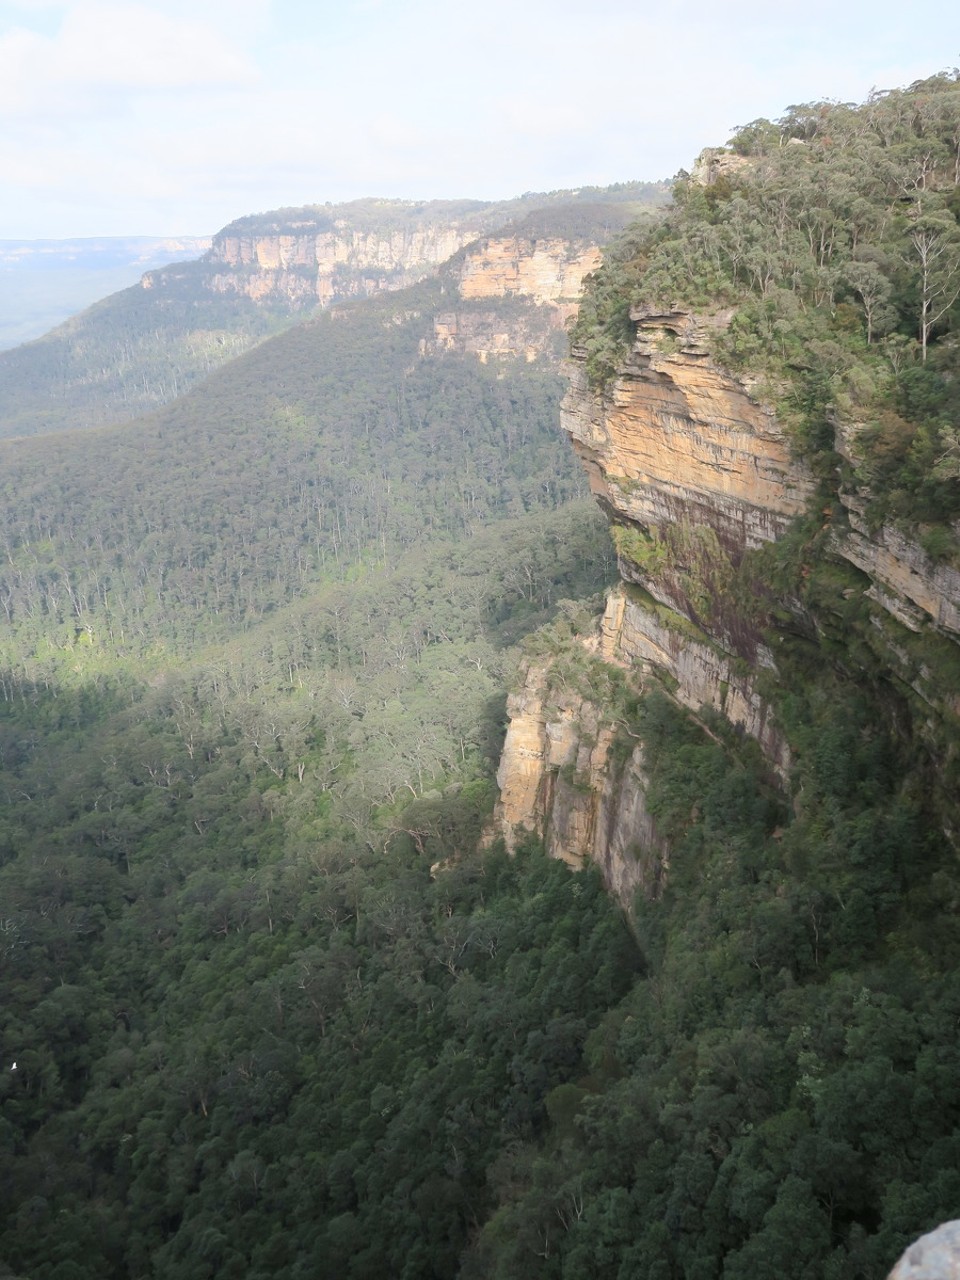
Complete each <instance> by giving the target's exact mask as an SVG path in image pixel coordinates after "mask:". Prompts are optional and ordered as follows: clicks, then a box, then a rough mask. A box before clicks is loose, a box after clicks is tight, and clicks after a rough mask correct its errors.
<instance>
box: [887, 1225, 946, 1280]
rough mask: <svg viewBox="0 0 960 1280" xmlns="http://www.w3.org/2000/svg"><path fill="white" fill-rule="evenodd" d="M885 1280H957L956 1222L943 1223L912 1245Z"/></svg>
mask: <svg viewBox="0 0 960 1280" xmlns="http://www.w3.org/2000/svg"><path fill="white" fill-rule="evenodd" d="M889 1280H960V1221H955V1222H945V1223H943V1225H942V1226H939V1227H937V1229H936V1231H931V1232H930V1233H929V1235H925V1236H921V1237H920V1239H919V1240H917V1241H915V1242H914V1243H913V1244H912V1245H911V1246H910V1247H909V1249H907V1251H906V1253H904V1255H903V1257H902V1258H901V1259H900V1261H899V1262H898V1263H897V1265H896V1266H895V1267H894V1269H893V1270H892V1271H891V1272H890V1276H889Z"/></svg>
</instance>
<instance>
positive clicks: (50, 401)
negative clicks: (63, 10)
mask: <svg viewBox="0 0 960 1280" xmlns="http://www.w3.org/2000/svg"><path fill="white" fill-rule="evenodd" d="M667 197H668V188H667V185H666V184H663V183H638V182H633V183H618V184H615V185H614V186H613V187H604V188H585V189H583V190H582V191H557V192H550V193H542V194H539V195H538V194H535V193H528V194H527V195H525V196H521V197H518V198H517V199H515V200H505V201H500V202H498V203H496V204H493V203H490V202H487V201H482V200H461V201H452V200H451V201H441V200H436V201H426V202H423V203H416V202H414V201H404V200H354V201H351V202H349V203H347V204H342V205H331V204H327V205H310V206H307V207H305V208H299V209H279V210H274V211H273V212H270V213H264V214H256V215H249V216H247V217H244V218H239V219H237V220H236V221H235V222H232V223H230V224H229V225H228V226H226V227H224V228H223V229H222V230H221V231H220V232H218V233H217V235H216V236H215V237H214V240H213V246H212V248H211V250H210V251H209V252H208V253H207V254H205V255H204V256H203V258H201V259H199V260H198V261H195V262H182V263H177V264H175V265H172V266H169V267H165V268H163V269H161V270H157V271H153V272H149V273H147V275H145V276H144V278H143V280H142V282H141V283H140V284H138V285H135V286H134V287H132V288H130V289H125V290H123V291H122V292H120V293H116V294H114V295H112V296H111V297H109V298H105V299H104V300H103V301H101V302H99V303H97V304H96V305H95V306H93V307H90V308H89V309H88V310H86V311H84V312H82V313H81V314H80V315H78V316H75V317H73V318H72V319H71V320H69V321H67V322H66V323H65V324H63V325H60V326H59V327H58V328H56V329H54V330H52V331H51V332H50V333H48V334H46V335H45V336H44V337H42V338H39V339H37V340H36V341H34V342H31V343H27V344H25V345H24V346H22V347H18V348H17V349H16V350H13V351H9V352H4V353H0V437H10V436H27V435H37V434H43V433H46V432H50V431H58V430H77V429H79V428H90V427H97V426H103V425H106V424H109V423H116V422H125V421H128V420H129V419H131V418H134V417H137V416H138V415H140V414H142V413H146V412H148V411H150V410H151V409H154V408H156V407H157V406H160V405H164V404H168V403H171V402H172V401H174V400H175V399H176V398H177V396H179V395H182V394H183V393H184V392H186V391H187V390H189V388H190V387H192V386H193V385H195V384H196V383H197V382H198V381H200V380H202V379H203V378H205V377H206V376H207V375H208V374H209V373H211V372H212V371H213V370H215V369H218V368H220V367H221V366H223V365H225V364H226V363H228V362H229V361H230V360H233V359H234V358H235V357H236V356H238V355H240V354H241V353H242V352H243V351H246V350H248V349H250V348H251V347H253V346H255V345H256V344H257V343H258V342H261V341H263V339H264V338H267V337H269V336H270V335H271V334H273V333H277V332H279V331H280V330H282V329H285V328H288V327H289V326H290V325H292V324H295V323H296V322H297V321H298V320H300V319H303V318H304V317H305V316H309V315H310V314H311V313H312V312H313V311H315V310H317V309H319V308H320V307H321V306H324V307H325V306H329V305H331V304H333V303H337V302H341V301H343V300H345V299H348V298H351V297H365V296H368V295H370V294H374V293H377V292H380V291H383V290H395V289H400V288H404V287H406V286H408V285H410V284H413V283H415V282H416V281H418V280H421V279H423V278H425V277H427V276H432V275H435V274H436V272H437V270H438V268H439V267H440V266H441V265H442V264H443V263H444V262H445V261H446V260H447V259H448V257H449V256H450V255H451V254H452V253H454V251H455V250H457V249H458V248H462V247H463V246H464V245H466V244H467V243H469V242H470V241H472V240H475V239H476V237H477V236H479V235H480V234H482V233H490V232H494V231H496V230H498V229H516V228H518V227H522V228H524V229H525V233H526V234H528V235H529V234H533V235H539V236H555V237H556V236H559V237H564V238H568V239H571V240H572V239H580V240H587V241H590V242H591V243H594V244H604V243H606V242H607V241H608V240H609V239H611V237H612V236H613V235H614V234H615V233H616V232H617V231H619V230H620V229H621V228H622V227H623V226H624V225H625V223H626V222H628V221H630V219H632V218H634V217H636V216H637V214H638V212H639V211H640V210H641V209H644V208H650V209H653V208H654V207H655V206H656V205H658V204H662V203H663V202H664V201H665V200H666V199H667ZM525 220H526V221H525Z"/></svg>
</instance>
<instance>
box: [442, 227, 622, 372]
mask: <svg viewBox="0 0 960 1280" xmlns="http://www.w3.org/2000/svg"><path fill="white" fill-rule="evenodd" d="M599 263H600V250H599V248H598V247H597V246H596V245H595V244H590V243H586V242H583V241H576V242H571V241H568V240H562V239H560V238H556V237H554V238H549V239H534V238H531V237H525V236H502V237H490V236H488V237H485V238H483V239H481V240H477V241H476V242H475V243H474V244H471V245H470V246H469V247H468V248H467V249H466V250H464V252H463V253H462V254H461V255H460V257H459V259H458V260H457V261H456V262H455V263H454V265H453V267H452V269H451V274H452V276H453V280H454V286H455V289H456V292H457V293H458V294H459V298H460V305H459V306H458V307H456V308H455V309H452V310H450V311H443V312H441V313H440V314H439V315H437V316H436V318H435V320H434V326H433V327H434V334H433V341H432V342H424V352H425V353H426V352H432V353H437V352H448V351H452V352H457V353H458V354H461V355H463V354H466V355H476V356H477V357H478V358H479V359H480V360H481V362H483V363H486V362H487V361H488V360H490V359H492V358H494V357H497V356H512V357H515V358H516V357H519V358H521V359H524V360H528V361H532V360H535V359H537V358H538V357H539V356H544V355H546V356H552V357H554V358H556V359H559V358H560V356H561V354H562V353H563V351H565V349H566V331H567V325H568V324H569V322H570V320H571V319H573V318H574V317H575V316H576V314H577V309H578V307H579V299H580V293H581V291H582V289H583V281H584V278H585V277H586V275H587V274H588V273H589V272H591V271H594V270H595V269H596V268H597V266H598V265H599ZM498 304H499V305H498Z"/></svg>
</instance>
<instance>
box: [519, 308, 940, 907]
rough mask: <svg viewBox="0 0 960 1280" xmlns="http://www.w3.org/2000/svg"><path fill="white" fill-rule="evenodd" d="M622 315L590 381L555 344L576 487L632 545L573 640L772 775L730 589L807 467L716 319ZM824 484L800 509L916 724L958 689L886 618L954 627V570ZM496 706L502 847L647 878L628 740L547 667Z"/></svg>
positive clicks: (754, 630) (757, 657)
mask: <svg viewBox="0 0 960 1280" xmlns="http://www.w3.org/2000/svg"><path fill="white" fill-rule="evenodd" d="M632 318H633V321H634V323H635V326H636V341H635V343H634V345H633V347H632V349H631V350H630V352H629V353H628V354H627V356H626V357H625V359H624V360H623V362H622V364H621V367H620V369H619V371H618V376H617V377H616V379H615V380H614V381H613V382H612V383H611V384H609V385H608V386H606V387H603V388H596V387H592V386H591V385H590V383H589V380H588V377H587V371H586V365H585V357H584V353H583V352H577V351H575V352H574V353H573V359H572V360H571V361H570V364H569V368H570V386H569V390H568V392H567V395H566V397H565V400H564V404H563V410H562V425H563V427H564V428H565V430H566V431H567V433H568V435H569V436H570V439H571V441H572V443H573V447H574V449H575V450H576V452H577V455H578V456H579V458H580V459H581V461H582V463H583V465H584V467H585V470H586V472H587V475H588V477H589V481H590V485H591V488H592V490H593V492H594V494H595V495H596V496H597V498H598V500H599V502H600V504H601V506H602V507H603V508H604V510H605V511H606V512H607V513H608V514H609V515H610V517H611V520H612V522H613V524H614V525H615V526H617V527H618V528H619V530H620V531H621V533H624V532H626V534H627V535H628V536H630V537H632V538H633V543H632V544H630V545H631V546H632V550H633V554H626V553H625V552H624V551H621V555H620V561H619V563H620V571H621V576H622V578H623V580H624V581H623V584H622V585H621V586H620V587H619V588H617V589H615V590H614V591H613V592H612V593H611V594H610V596H609V598H608V600H607V606H606V610H605V613H604V616H603V620H602V623H601V627H600V631H599V635H598V636H597V637H596V638H595V639H594V640H593V641H591V642H590V646H591V648H592V652H593V653H594V654H595V656H597V657H599V658H600V659H602V660H603V661H605V662H609V663H612V664H614V665H616V666H619V667H621V668H622V669H624V670H626V671H627V672H628V673H629V675H630V679H631V681H632V683H633V684H634V686H635V687H637V688H641V687H642V686H643V684H644V682H645V681H646V680H647V679H648V678H649V677H650V676H652V675H656V676H657V677H658V678H659V679H660V680H661V681H663V680H665V681H666V683H667V687H668V688H669V690H670V692H671V694H672V696H673V697H674V699H675V700H676V701H677V702H678V703H679V704H680V705H682V706H684V707H687V708H688V709H690V711H691V712H692V713H694V714H696V713H697V712H698V710H699V709H700V708H703V707H707V708H710V709H711V710H713V711H717V712H720V713H721V714H723V715H724V716H725V717H726V718H727V719H728V720H729V721H730V722H731V724H732V725H734V726H735V727H736V728H737V729H738V730H739V731H740V732H742V733H744V734H746V735H748V736H750V737H752V738H754V739H755V740H756V742H757V743H758V744H759V745H760V747H761V750H762V752H763V754H764V756H765V758H766V760H767V762H768V764H769V766H770V769H771V774H772V775H773V776H779V777H780V778H781V779H783V780H784V781H786V779H787V778H788V775H789V770H790V754H789V750H788V747H787V743H786V740H785V738H784V735H783V733H782V731H781V729H780V727H779V726H778V724H777V722H776V718H775V716H774V714H773V712H772V710H771V707H770V705H769V704H768V703H767V702H766V701H765V700H764V698H763V696H762V694H761V689H762V688H763V687H764V678H766V679H776V678H777V668H776V652H775V649H771V647H770V642H769V640H768V638H767V632H766V631H765V629H764V627H763V626H762V625H761V623H760V621H758V620H757V618H756V617H753V618H751V616H750V614H751V612H752V611H751V610H746V609H744V608H743V605H742V601H740V602H738V600H737V599H736V596H735V593H734V592H733V591H732V590H731V584H732V583H733V582H734V580H735V575H736V572H737V570H738V567H739V566H741V565H742V564H743V563H744V557H746V556H747V555H748V554H749V553H750V552H752V551H754V550H756V549H758V548H760V547H762V546H763V545H764V544H765V543H770V542H774V541H776V540H778V539H780V538H781V537H783V535H784V534H785V533H786V532H787V530H788V529H789V528H790V526H791V524H792V522H793V521H794V519H795V518H796V517H797V516H800V515H801V514H804V513H805V512H807V511H808V510H809V508H810V504H811V500H812V499H813V497H814V493H815V484H814V479H813V476H812V475H811V473H810V472H809V470H808V468H807V467H806V466H805V465H804V463H803V462H802V461H799V460H798V459H797V458H796V457H794V455H793V453H792V451H791V448H790V442H789V439H788V437H787V434H786V432H785V431H784V430H783V428H782V426H781V424H780V423H779V422H778V420H777V417H776V414H775V413H774V412H773V410H772V409H771V408H770V407H769V406H767V405H765V404H763V403H762V402H761V401H760V400H759V399H758V398H757V396H756V395H755V394H754V390H753V386H752V384H751V383H750V382H749V381H748V380H746V379H743V378H737V377H734V376H732V375H731V374H730V373H728V372H726V371H725V370H724V369H722V368H721V367H720V366H719V365H718V364H717V363H716V362H715V360H714V359H713V357H712V356H711V354H710V330H711V328H712V327H716V326H718V325H723V324H725V323H727V322H728V317H727V316H725V315H717V316H714V317H711V318H709V319H704V318H702V317H701V318H698V317H695V316H692V315H689V314H686V313H684V312H679V311H677V312H654V311H652V310H650V309H644V308H637V309H636V310H635V311H634V312H633V314H632ZM839 445H840V447H841V449H843V448H844V447H845V446H844V442H843V441H842V440H840V441H839ZM840 498H841V501H840V504H839V506H836V504H834V505H835V506H836V509H835V510H834V509H833V508H832V507H831V508H829V509H826V510H824V511H823V512H822V513H819V514H818V522H819V523H820V525H821V527H822V530H823V531H824V532H825V533H826V535H827V545H828V554H829V555H830V556H831V557H832V558H833V559H835V560H836V561H837V562H840V563H842V562H844V561H845V562H847V564H849V565H851V566H853V567H854V569H856V570H858V571H859V574H860V575H862V577H859V578H858V579H857V585H856V586H855V587H850V588H848V589H847V592H846V594H847V595H850V594H853V593H858V594H862V596H863V598H864V599H865V600H866V601H869V602H870V607H871V609H872V610H873V613H872V614H871V622H870V626H871V634H873V633H874V632H876V633H877V634H878V635H879V636H881V637H882V641H878V642H877V643H878V651H880V648H879V647H880V645H881V644H884V645H886V650H885V653H884V659H885V660H886V661H887V662H888V663H889V666H890V677H891V679H892V680H894V681H899V682H900V684H901V686H902V687H903V688H908V689H909V690H910V691H911V692H912V693H913V694H916V695H917V696H918V697H920V698H921V699H922V700H923V701H924V702H925V703H926V704H927V706H928V707H929V709H930V711H931V712H932V713H933V717H934V719H936V717H939V716H941V715H942V714H947V715H956V714H957V712H958V710H960V708H958V707H957V706H956V705H955V703H956V699H955V698H952V696H951V695H950V694H948V693H946V692H940V691H938V690H937V689H936V688H933V687H932V685H931V682H930V680H929V679H928V678H927V677H926V676H925V675H924V668H923V666H922V664H921V665H920V666H919V668H918V667H917V665H916V663H915V662H914V664H913V666H912V667H911V665H910V662H909V661H908V660H907V657H906V655H905V654H904V653H901V652H900V650H899V649H898V645H897V641H896V639H895V637H896V634H897V632H896V627H898V626H906V627H907V628H909V629H910V630H912V631H914V632H924V633H926V634H935V633H939V634H940V635H941V636H949V637H954V638H955V637H956V636H957V635H960V573H958V572H957V570H956V569H954V568H953V567H952V566H950V565H948V564H937V563H934V562H933V561H932V560H931V559H930V558H929V557H928V556H927V555H926V554H925V552H924V551H923V549H922V548H921V546H920V545H919V543H918V542H917V541H916V540H915V539H912V538H911V537H909V536H907V535H906V534H905V533H904V532H902V531H901V530H899V529H897V528H894V527H892V526H884V527H882V528H880V529H871V528H870V526H869V525H868V523H867V520H866V516H865V509H866V503H865V500H864V498H863V496H862V495H859V494H857V493H855V492H849V493H847V492H842V493H841V495H840ZM622 545H623V543H622V540H621V542H618V546H622ZM749 563H753V562H752V561H751V562H749ZM755 585H756V588H757V590H758V591H760V592H764V591H765V590H766V584H765V583H762V582H757V583H756V584H755ZM743 589H744V588H743V580H741V582H740V590H741V591H742V590H743ZM770 603H773V600H772V598H771V600H770ZM778 603H779V604H780V605H781V606H782V607H784V608H785V609H786V610H787V612H788V613H789V614H791V615H792V616H794V618H795V620H796V622H797V625H799V626H801V627H807V628H808V629H809V631H810V634H811V635H812V634H815V632H816V629H817V626H818V624H817V622H816V621H815V620H814V619H813V618H810V617H804V616H803V609H802V607H801V606H800V604H799V602H798V601H796V600H783V601H779V602H778ZM762 613H763V610H760V614H762ZM887 632H889V635H887V634H886V633H887ZM899 634H901V635H902V634H903V633H902V632H900V633H899ZM508 709H509V712H510V716H511V722H510V728H509V730H508V734H507V742H506V747H505V751H504V756H503V760H502V762H501V768H500V775H499V781H500V785H501V797H502V798H501V804H500V808H499V810H498V820H499V822H500V827H501V830H502V831H503V833H504V834H505V836H506V838H507V840H508V843H509V842H510V841H511V840H513V839H514V838H515V833H516V832H517V831H518V830H519V829H520V828H521V827H527V828H530V829H533V830H535V831H537V832H539V833H540V834H542V835H543V836H544V838H545V840H546V843H547V847H548V849H549V850H550V851H551V852H552V853H553V854H554V855H555V856H557V857H562V858H563V859H564V860H566V861H568V862H572V863H575V862H577V861H578V860H583V859H590V860H592V861H595V862H596V863H598V864H599V865H600V866H601V868H602V869H603V872H604V875H605V877H606V879H607V882H608V884H609V886H610V887H611V889H612V890H613V891H614V892H617V893H618V894H619V895H620V896H621V898H622V899H623V900H624V901H627V900H628V898H629V896H630V895H631V894H632V893H634V892H635V891H636V890H637V889H641V890H643V891H644V892H646V893H651V892H656V891H657V889H658V887H659V884H660V882H661V880H662V878H663V876H664V875H665V874H666V869H667V866H668V863H669V851H668V850H667V849H666V847H665V846H664V843H663V841H662V839H660V837H659V836H658V834H657V833H656V831H655V828H654V825H653V823H652V820H651V819H650V816H649V813H648V812H647V809H646V805H645V801H644V794H643V791H644V770H643V744H642V743H640V742H638V743H636V744H635V745H633V746H632V747H631V754H630V758H629V761H628V762H627V764H626V765H622V763H621V764H618V765H617V767H616V768H614V767H612V766H611V757H610V749H611V744H612V742H613V740H614V737H615V730H616V726H615V725H614V724H613V723H612V721H611V716H610V712H609V709H608V708H604V707H603V706H598V705H593V704H591V703H589V701H584V700H583V699H579V700H578V699H577V697H576V696H575V695H573V694H571V693H569V692H565V691H563V690H562V688H558V683H557V680H556V679H554V678H553V677H552V675H551V671H550V667H549V665H546V666H542V667H531V668H529V669H528V671H527V673H526V683H525V685H524V687H523V688H522V689H521V690H520V691H519V692H518V693H517V694H515V695H514V698H513V699H512V700H511V703H510V705H509V708H508ZM934 719H931V720H930V725H933V724H934ZM928 727H929V726H928ZM932 732H933V737H934V738H935V736H936V730H935V729H934V730H933V731H932ZM620 755H621V756H622V750H621V752H620Z"/></svg>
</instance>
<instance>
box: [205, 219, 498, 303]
mask: <svg viewBox="0 0 960 1280" xmlns="http://www.w3.org/2000/svg"><path fill="white" fill-rule="evenodd" d="M474 235H475V232H474V231H473V230H471V229H470V228H468V227H463V226H459V225H458V224H456V223H452V224H448V225H438V226H433V227H426V228H403V229H398V230H393V231H382V232H367V231H359V230H357V229H355V228H351V227H349V226H348V225H347V224H346V223H343V224H341V225H338V226H337V227H335V229H334V230H332V231H321V232H316V231H305V232H304V233H302V234H297V233H296V232H291V233H289V234H286V235H224V236H218V237H217V238H216V240H215V241H214V244H213V247H212V249H211V251H210V254H209V261H210V263H211V264H213V266H214V271H213V273H212V274H211V276H210V282H209V287H210V288H211V289H212V290H213V291H214V292H219V293H227V292H231V291H232V292H237V293H244V294H246V295H247V296H248V297H250V298H252V299H253V300H254V301H257V302H261V301H264V300H265V299H267V298H270V297H274V296H276V297H285V298H287V299H289V302H290V304H291V305H292V306H293V307H294V308H296V307H301V306H308V305H309V306H316V305H318V304H319V305H320V306H328V305H329V304H330V303H331V302H335V301H337V300H339V299H341V298H347V297H363V296H369V295H370V294H373V293H377V292H379V291H381V290H383V289H400V288H403V287H404V286H405V285H408V284H414V283H416V281H418V280H422V279H423V278H424V277H425V276H426V275H429V274H430V273H431V272H432V271H434V270H436V268H437V267H438V266H439V265H440V263H442V262H446V260H447V259H448V258H450V257H452V255H453V254H455V253H456V252H457V250H458V249H460V248H461V247H462V246H463V245H464V244H466V243H467V241H468V240H470V239H472V238H473V236H474ZM218 266H222V267H224V268H227V269H226V270H222V271H218V270H216V268H217V267H218Z"/></svg>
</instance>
